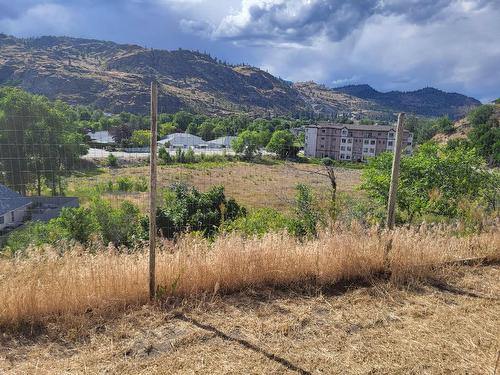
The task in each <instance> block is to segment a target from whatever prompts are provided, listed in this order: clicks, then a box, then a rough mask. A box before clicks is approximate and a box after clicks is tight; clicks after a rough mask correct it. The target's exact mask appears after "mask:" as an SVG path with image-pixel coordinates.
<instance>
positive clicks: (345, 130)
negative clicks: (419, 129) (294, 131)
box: [304, 123, 413, 161]
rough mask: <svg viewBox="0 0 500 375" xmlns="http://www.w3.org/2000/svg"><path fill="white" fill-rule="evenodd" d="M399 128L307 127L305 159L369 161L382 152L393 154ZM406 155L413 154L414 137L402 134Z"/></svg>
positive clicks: (384, 126) (358, 126)
mask: <svg viewBox="0 0 500 375" xmlns="http://www.w3.org/2000/svg"><path fill="white" fill-rule="evenodd" d="M395 138H396V127H395V126H390V125H359V124H334V123H333V124H332V123H319V124H317V125H310V126H307V127H306V132H305V146H304V155H305V156H310V157H317V158H324V157H329V158H332V159H334V160H347V161H366V160H367V159H368V158H370V157H373V156H376V155H379V154H381V153H382V152H387V151H388V152H392V151H394V146H395V143H396V140H395ZM403 152H404V153H406V154H408V155H410V154H411V153H412V152H413V134H412V133H410V132H409V131H407V130H405V131H404V133H403Z"/></svg>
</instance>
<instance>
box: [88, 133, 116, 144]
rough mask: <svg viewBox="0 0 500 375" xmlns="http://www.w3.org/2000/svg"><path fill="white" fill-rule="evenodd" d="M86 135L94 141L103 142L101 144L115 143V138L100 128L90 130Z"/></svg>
mask: <svg viewBox="0 0 500 375" xmlns="http://www.w3.org/2000/svg"><path fill="white" fill-rule="evenodd" d="M87 135H88V136H89V137H90V139H91V140H92V142H94V143H103V144H109V143H115V139H114V138H113V136H112V135H111V134H110V132H109V131H107V130H102V131H98V132H95V133H92V132H90V133H87Z"/></svg>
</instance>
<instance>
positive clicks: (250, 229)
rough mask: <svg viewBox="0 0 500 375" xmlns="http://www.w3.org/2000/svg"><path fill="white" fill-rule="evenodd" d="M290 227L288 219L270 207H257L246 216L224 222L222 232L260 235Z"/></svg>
mask: <svg viewBox="0 0 500 375" xmlns="http://www.w3.org/2000/svg"><path fill="white" fill-rule="evenodd" d="M289 227H290V219H289V218H288V217H286V216H285V215H283V214H282V213H281V212H278V211H276V210H274V209H272V208H259V209H256V210H254V211H252V212H250V213H249V214H247V215H246V216H239V217H237V218H236V219H235V220H234V221H232V222H229V223H225V225H224V227H223V228H222V230H223V231H224V232H233V231H234V232H239V233H241V234H243V235H245V236H258V237H262V236H263V235H264V234H266V233H269V232H280V231H284V230H287V229H288V228H289Z"/></svg>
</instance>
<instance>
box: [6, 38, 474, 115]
mask: <svg viewBox="0 0 500 375" xmlns="http://www.w3.org/2000/svg"><path fill="white" fill-rule="evenodd" d="M153 79H155V80H157V81H158V82H159V90H160V95H159V109H160V111H162V112H175V111H178V110H180V109H187V110H191V111H194V112H200V113H206V114H228V113H235V112H248V113H251V114H256V115H292V116H296V115H304V114H307V115H311V114H315V115H318V114H322V115H323V116H334V115H336V114H338V113H344V114H347V115H353V116H356V117H375V118H393V116H394V112H396V111H399V110H406V111H411V112H414V113H415V114H418V115H430V116H437V115H442V114H450V115H451V116H452V117H457V116H459V115H460V114H461V113H465V112H464V111H462V109H463V108H465V107H468V106H474V105H477V104H479V102H478V101H476V100H474V99H471V98H467V97H465V96H463V95H459V94H447V93H444V92H442V91H439V90H435V89H423V90H419V91H415V92H413V93H397V92H391V93H386V94H383V93H379V92H377V91H375V90H373V89H371V87H369V86H346V87H344V88H340V89H335V90H332V89H328V88H326V87H324V86H322V85H318V84H316V83H314V82H306V83H295V84H292V83H290V82H287V81H284V80H282V79H279V78H277V77H274V76H273V75H271V74H269V73H267V72H264V71H262V70H261V69H258V68H255V67H252V66H248V65H238V66H236V65H229V64H226V63H224V62H222V61H219V60H218V59H216V58H213V57H211V56H210V55H208V54H204V53H199V52H194V51H188V50H176V51H164V50H155V49H147V48H144V47H140V46H136V45H126V44H116V43H113V42H105V41H99V40H89V39H78V38H68V37H51V36H45V37H40V38H28V39H19V38H15V37H12V36H7V35H5V34H0V84H3V85H12V86H18V87H20V88H22V89H25V90H26V91H29V92H32V93H36V94H42V95H46V96H48V97H49V98H51V99H61V100H63V101H66V102H68V103H71V104H85V105H94V106H96V107H99V108H102V109H104V110H106V111H109V112H119V111H129V112H134V113H145V112H147V111H148V110H149V104H148V103H149V84H150V82H151V81H152V80H153ZM363 88H364V89H363ZM367 88H369V89H371V91H372V93H371V94H370V92H369V90H367ZM351 91H352V92H351Z"/></svg>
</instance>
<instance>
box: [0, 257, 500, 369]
mask: <svg viewBox="0 0 500 375" xmlns="http://www.w3.org/2000/svg"><path fill="white" fill-rule="evenodd" d="M443 280H446V282H443V281H436V280H434V281H431V282H427V283H425V284H420V285H414V286H411V287H409V286H408V287H405V288H400V287H399V288H396V287H395V286H392V285H391V284H390V283H388V282H385V281H374V282H373V283H371V284H366V285H355V284H352V285H342V286H336V287H334V288H331V290H322V291H318V290H301V291H298V290H295V291H290V290H288V291H275V290H259V291H255V290H246V291H244V292H241V293H239V294H234V295H229V296H215V297H213V296H207V297H206V298H205V299H204V300H203V301H201V300H200V301H197V302H193V301H190V302H184V303H181V304H180V305H179V304H177V305H176V306H175V307H172V305H170V306H147V307H143V308H136V309H130V310H129V311H128V312H127V313H125V314H123V315H120V316H118V317H114V318H104V317H102V316H101V317H99V316H94V315H93V314H95V312H92V311H89V312H88V314H87V316H86V317H85V318H82V319H81V321H79V320H78V319H75V321H73V322H71V323H67V324H65V325H64V327H65V328H64V329H63V328H62V326H61V325H60V324H59V325H55V324H48V325H47V326H45V327H36V329H33V330H32V331H31V332H30V331H29V330H27V331H26V332H24V334H23V335H21V334H20V333H19V332H17V333H15V334H13V333H7V332H4V333H2V336H1V337H0V373H1V374H122V375H126V374H294V373H299V374H494V371H495V366H496V365H497V366H498V368H497V370H496V371H497V373H500V363H498V362H499V357H498V356H499V354H498V353H499V349H500V299H499V298H500V266H498V265H496V266H487V267H480V266H476V267H463V268H455V269H453V270H447V271H446V278H444V279H443ZM96 315H97V314H96Z"/></svg>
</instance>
